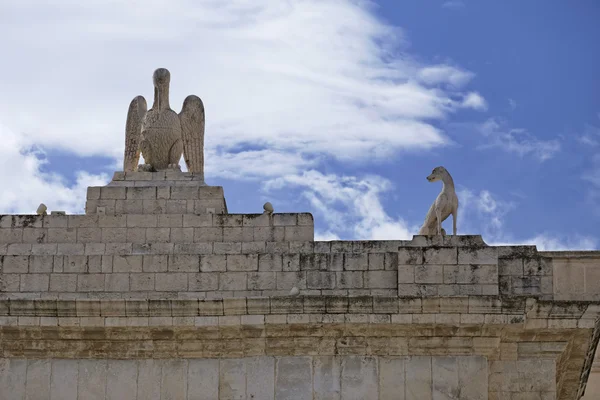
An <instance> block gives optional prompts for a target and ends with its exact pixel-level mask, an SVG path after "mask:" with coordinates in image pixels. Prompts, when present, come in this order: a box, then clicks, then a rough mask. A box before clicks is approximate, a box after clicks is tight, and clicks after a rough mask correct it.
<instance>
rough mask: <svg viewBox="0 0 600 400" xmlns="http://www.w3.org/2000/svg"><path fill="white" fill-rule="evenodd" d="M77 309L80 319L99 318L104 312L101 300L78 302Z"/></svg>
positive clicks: (76, 303)
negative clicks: (102, 311)
mask: <svg viewBox="0 0 600 400" xmlns="http://www.w3.org/2000/svg"><path fill="white" fill-rule="evenodd" d="M75 309H76V311H77V316H78V317H99V316H100V315H101V310H102V309H101V308H100V300H76V301H75Z"/></svg>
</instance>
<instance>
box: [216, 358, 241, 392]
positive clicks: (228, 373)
mask: <svg viewBox="0 0 600 400" xmlns="http://www.w3.org/2000/svg"><path fill="white" fill-rule="evenodd" d="M219 397H220V398H224V399H244V398H246V364H245V361H244V360H243V359H221V360H219Z"/></svg>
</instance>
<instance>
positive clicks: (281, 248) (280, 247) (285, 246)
mask: <svg viewBox="0 0 600 400" xmlns="http://www.w3.org/2000/svg"><path fill="white" fill-rule="evenodd" d="M265 251H266V252H267V253H269V254H285V253H289V252H290V244H289V243H288V242H266V243H265Z"/></svg>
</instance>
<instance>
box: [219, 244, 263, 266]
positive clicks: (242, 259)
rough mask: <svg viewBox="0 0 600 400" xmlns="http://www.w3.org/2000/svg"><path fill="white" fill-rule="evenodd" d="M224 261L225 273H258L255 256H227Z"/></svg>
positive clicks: (256, 257)
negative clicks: (225, 264) (225, 261)
mask: <svg viewBox="0 0 600 400" xmlns="http://www.w3.org/2000/svg"><path fill="white" fill-rule="evenodd" d="M216 244H217V243H215V245H216ZM219 244H220V243H219ZM226 260H227V271H232V272H240V271H246V272H250V271H258V256H257V255H255V254H228V255H227V256H226Z"/></svg>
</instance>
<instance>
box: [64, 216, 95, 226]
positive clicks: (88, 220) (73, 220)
mask: <svg viewBox="0 0 600 400" xmlns="http://www.w3.org/2000/svg"><path fill="white" fill-rule="evenodd" d="M90 226H98V215H67V227H69V228H86V227H90Z"/></svg>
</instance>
